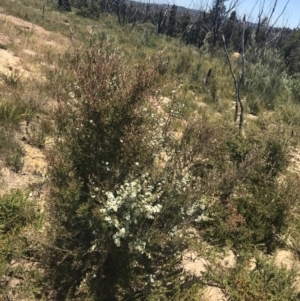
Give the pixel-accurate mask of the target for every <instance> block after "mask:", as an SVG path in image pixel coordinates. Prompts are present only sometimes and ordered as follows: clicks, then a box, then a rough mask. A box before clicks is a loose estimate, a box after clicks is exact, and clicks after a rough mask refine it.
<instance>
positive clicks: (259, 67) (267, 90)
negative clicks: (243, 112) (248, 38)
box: [242, 46, 286, 113]
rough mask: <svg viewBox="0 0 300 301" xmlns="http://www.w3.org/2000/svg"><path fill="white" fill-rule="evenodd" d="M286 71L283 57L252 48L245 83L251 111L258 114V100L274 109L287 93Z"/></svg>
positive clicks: (247, 62)
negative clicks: (285, 92)
mask: <svg viewBox="0 0 300 301" xmlns="http://www.w3.org/2000/svg"><path fill="white" fill-rule="evenodd" d="M285 74H286V69H285V65H284V61H283V59H282V57H281V55H280V54H279V53H278V52H277V51H274V50H271V49H261V48H257V47H256V46H251V47H249V49H248V50H247V52H246V66H245V82H244V86H243V90H242V91H243V92H244V93H245V94H246V95H247V100H248V102H249V107H250V110H251V111H254V112H255V113H257V111H258V110H259V109H258V108H259V107H258V103H257V102H258V99H259V100H260V105H261V106H262V107H264V108H269V109H270V108H274V106H275V105H276V104H277V103H278V101H279V100H280V99H281V97H282V95H283V93H284V91H285V88H286V87H285V80H284V79H285Z"/></svg>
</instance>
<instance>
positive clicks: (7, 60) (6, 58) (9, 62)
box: [0, 49, 20, 69]
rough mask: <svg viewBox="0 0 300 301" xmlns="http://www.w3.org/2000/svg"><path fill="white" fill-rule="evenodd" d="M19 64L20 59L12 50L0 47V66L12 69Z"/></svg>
mask: <svg viewBox="0 0 300 301" xmlns="http://www.w3.org/2000/svg"><path fill="white" fill-rule="evenodd" d="M19 64H20V59H19V58H18V57H17V56H15V55H14V53H13V52H10V51H7V50H4V49H0V68H1V67H2V68H6V69H12V68H15V67H17V66H18V65H19Z"/></svg>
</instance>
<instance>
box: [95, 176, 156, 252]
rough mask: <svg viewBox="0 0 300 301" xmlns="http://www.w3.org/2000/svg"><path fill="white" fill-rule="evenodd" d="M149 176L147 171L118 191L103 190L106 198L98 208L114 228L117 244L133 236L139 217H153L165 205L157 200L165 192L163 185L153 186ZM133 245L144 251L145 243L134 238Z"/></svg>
mask: <svg viewBox="0 0 300 301" xmlns="http://www.w3.org/2000/svg"><path fill="white" fill-rule="evenodd" d="M148 177H149V175H148V174H145V175H143V176H142V177H141V178H140V179H135V180H133V181H131V182H125V183H124V185H122V186H121V187H120V188H119V189H118V190H117V191H116V192H115V193H112V192H111V191H107V192H102V193H104V194H105V196H106V202H102V206H101V208H100V209H99V211H100V213H101V214H103V217H104V220H105V221H106V222H107V224H108V225H109V226H110V227H111V228H112V231H113V232H114V233H113V234H112V238H113V240H114V243H115V244H116V245H117V246H121V239H124V238H126V237H128V236H130V237H131V234H132V233H131V231H132V230H133V229H134V228H135V229H136V225H138V224H139V222H140V221H142V220H145V219H154V218H155V216H157V215H158V214H159V213H160V211H161V209H162V205H161V204H158V203H157V202H158V200H159V198H160V196H161V194H162V190H161V188H160V187H161V186H160V185H159V183H158V184H157V187H156V188H155V189H154V186H153V185H150V184H149V183H148ZM94 192H97V188H94ZM98 195H100V193H98ZM91 197H93V198H97V195H95V194H94V193H93V194H92V195H91ZM132 225H135V226H134V227H132ZM131 247H135V249H136V250H137V251H139V253H144V250H145V244H144V243H141V242H138V241H135V242H133V244H132V245H131Z"/></svg>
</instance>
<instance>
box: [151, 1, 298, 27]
mask: <svg viewBox="0 0 300 301" xmlns="http://www.w3.org/2000/svg"><path fill="white" fill-rule="evenodd" d="M231 1H232V0H227V5H226V6H228V4H229V3H230V2H231ZM239 1H240V2H241V3H240V5H239V6H238V8H237V9H236V11H237V13H238V15H239V16H243V15H244V14H246V16H247V20H248V21H252V22H255V20H256V19H257V15H258V11H259V8H260V5H261V4H262V3H263V2H265V5H264V7H265V9H264V11H265V12H266V14H267V13H268V12H270V11H271V9H272V4H273V3H274V0H239ZM287 1H288V0H278V3H277V7H276V10H275V13H274V17H273V18H272V20H273V21H275V20H276V18H277V17H278V15H279V14H280V13H281V12H282V10H283V8H284V6H285V5H286V3H287ZM154 2H156V3H170V4H174V3H175V4H176V5H179V6H185V7H189V8H196V9H199V8H200V7H201V6H203V7H207V6H208V5H209V4H210V3H211V2H212V0H154ZM255 3H257V5H256V7H255ZM253 7H254V8H253ZM267 15H268V14H267ZM276 25H277V26H278V27H281V26H285V27H290V28H295V27H298V26H299V25H300V0H289V3H288V5H287V8H286V10H285V12H284V14H283V15H282V16H281V18H280V19H279V20H278V21H277V23H276Z"/></svg>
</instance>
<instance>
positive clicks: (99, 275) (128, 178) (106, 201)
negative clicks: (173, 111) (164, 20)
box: [45, 45, 200, 301]
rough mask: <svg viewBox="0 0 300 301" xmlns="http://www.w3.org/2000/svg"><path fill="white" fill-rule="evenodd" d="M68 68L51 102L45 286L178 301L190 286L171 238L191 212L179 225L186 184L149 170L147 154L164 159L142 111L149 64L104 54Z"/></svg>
mask: <svg viewBox="0 0 300 301" xmlns="http://www.w3.org/2000/svg"><path fill="white" fill-rule="evenodd" d="M70 61H71V62H72V64H71V66H72V70H73V72H74V79H73V80H72V81H71V82H70V83H69V84H68V86H67V87H68V89H65V91H64V90H62V91H60V93H58V95H59V101H60V106H59V109H58V111H57V112H56V115H55V117H56V124H57V135H58V139H57V142H56V150H55V151H54V152H53V154H52V157H51V158H50V161H51V166H52V169H51V177H52V183H53V189H52V194H51V198H50V202H49V204H50V205H49V206H50V208H49V210H50V220H49V224H50V225H51V227H50V228H49V246H50V250H49V251H48V252H45V262H46V265H47V271H48V277H49V279H48V281H49V284H50V285H51V287H53V288H55V289H56V290H57V291H58V295H59V297H60V298H62V299H64V298H66V296H67V295H68V296H70V297H71V296H72V298H75V297H76V296H80V298H82V299H87V298H88V297H89V298H91V299H92V300H98V299H97V298H98V297H97V296H101V298H102V299H101V300H109V301H110V300H124V299H126V298H127V297H128V298H132V297H133V296H135V297H137V298H140V299H143V300H146V299H147V296H150V295H151V296H155V295H156V294H158V295H160V296H164V297H163V298H165V299H166V300H167V299H168V298H169V297H170V296H171V295H173V294H177V295H178V294H179V295H180V296H181V293H180V290H181V287H182V286H183V285H185V288H186V289H187V288H188V287H189V285H190V284H192V282H193V281H191V282H190V284H188V283H189V280H188V278H180V277H179V276H180V275H181V276H183V274H182V269H181V266H180V255H181V252H182V250H183V249H184V248H186V242H185V239H182V238H179V237H178V235H172V233H173V232H174V231H173V230H174V229H175V228H176V227H177V226H178V227H177V228H176V229H177V230H180V229H184V228H187V227H188V226H189V221H190V220H191V219H197V218H198V217H199V216H200V212H199V210H198V211H197V210H196V208H195V213H192V214H191V213H190V212H189V213H188V214H187V215H186V212H187V206H188V205H189V203H188V202H186V203H185V199H184V194H185V191H187V190H188V186H189V185H190V183H189V176H188V175H187V176H185V175H182V172H181V171H180V172H174V171H171V170H170V166H169V165H170V164H171V162H170V164H167V166H166V167H165V168H162V169H161V170H157V169H156V168H155V164H154V159H155V154H156V153H159V152H160V151H161V150H162V149H164V150H165V151H167V152H168V153H170V154H169V155H170V157H171V156H172V152H171V150H170V149H171V148H168V146H167V144H168V142H167V140H166V134H165V133H166V123H167V122H168V120H167V119H166V118H164V117H163V116H160V117H158V116H157V115H156V113H155V112H154V111H153V110H152V108H151V107H150V106H149V104H148V102H147V99H149V92H151V91H152V87H154V85H155V78H156V76H158V73H157V69H158V67H159V57H158V58H157V59H156V60H155V61H152V60H151V59H150V58H148V59H147V61H146V62H145V63H144V65H139V64H132V63H131V64H129V63H128V62H126V61H125V59H124V56H123V55H122V53H119V52H118V51H116V50H112V47H111V46H109V45H107V46H105V47H104V48H100V49H98V48H97V47H90V48H89V49H88V50H86V51H81V53H79V52H77V53H75V54H74V55H73V57H72V58H71V60H70ZM129 65H130V66H132V67H129V68H128V66H129ZM181 208H182V209H183V210H184V212H185V213H184V215H186V216H187V217H188V218H187V219H186V220H185V219H184V217H183V218H181V211H180V210H181ZM178 223H180V224H178ZM177 230H176V231H177ZM176 231H175V232H176ZM175 232H174V233H175ZM49 254H51V256H50V255H49ZM180 279H181V280H180Z"/></svg>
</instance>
